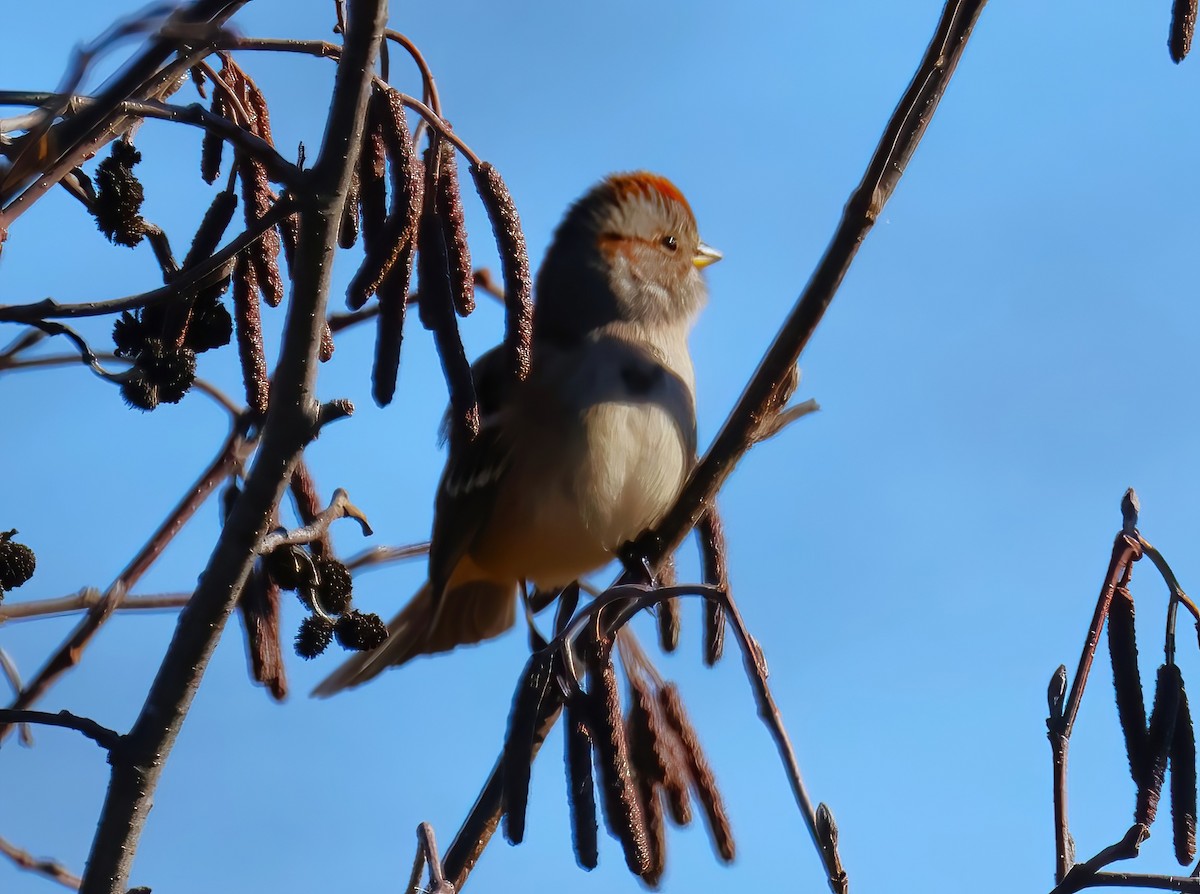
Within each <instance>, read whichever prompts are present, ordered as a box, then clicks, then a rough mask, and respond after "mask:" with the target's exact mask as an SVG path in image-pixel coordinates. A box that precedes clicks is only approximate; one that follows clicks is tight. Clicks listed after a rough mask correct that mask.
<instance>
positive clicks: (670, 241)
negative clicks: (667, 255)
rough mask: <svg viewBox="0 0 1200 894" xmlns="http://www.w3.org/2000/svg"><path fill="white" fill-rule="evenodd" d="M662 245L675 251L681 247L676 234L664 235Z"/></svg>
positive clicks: (668, 249)
mask: <svg viewBox="0 0 1200 894" xmlns="http://www.w3.org/2000/svg"><path fill="white" fill-rule="evenodd" d="M662 247H663V248H665V249H666V250H667V251H675V250H676V249H678V248H679V243H678V242H677V241H676V239H675V237H674V236H663V237H662Z"/></svg>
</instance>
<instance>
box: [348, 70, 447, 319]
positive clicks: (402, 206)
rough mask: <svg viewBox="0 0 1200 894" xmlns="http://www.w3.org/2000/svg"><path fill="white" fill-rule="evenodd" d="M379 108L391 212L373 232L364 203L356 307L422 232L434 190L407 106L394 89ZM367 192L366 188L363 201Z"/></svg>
mask: <svg viewBox="0 0 1200 894" xmlns="http://www.w3.org/2000/svg"><path fill="white" fill-rule="evenodd" d="M379 113H380V114H381V115H382V116H383V119H382V124H381V135H382V136H381V138H382V140H383V143H384V148H385V151H386V153H387V160H388V164H389V167H390V170H391V184H392V190H391V191H392V198H391V205H390V207H389V208H388V211H387V216H386V217H385V218H384V220H383V221H382V223H381V224H380V226H379V228H378V232H377V233H374V234H371V233H368V231H367V229H366V206H365V204H364V206H363V227H364V230H363V241H364V243H365V254H364V256H363V262H362V265H361V266H360V267H359V268H358V270H357V271H356V272H355V274H354V277H353V278H352V279H351V280H350V284H349V286H347V288H346V304H347V306H349V307H350V308H352V309H357V308H360V307H362V306H363V305H364V304H366V302H367V299H368V298H369V297H370V296H371V295H373V294H375V293H376V292H377V291H378V290H379V288H380V285H381V284H382V283H383V280H384V278H385V277H386V276H387V275H388V273H389V272H390V271H391V269H392V267H393V265H395V264H396V263H398V262H399V260H400V259H401V257H402V256H403V255H404V252H405V251H406V250H407V249H411V246H412V242H413V240H414V239H416V238H418V222H419V219H420V217H421V214H422V210H421V209H422V205H425V206H427V207H428V208H432V207H433V204H432V195H431V196H429V198H428V199H427V198H426V196H425V191H426V190H427V189H430V188H431V187H430V184H429V183H427V180H428V179H430V178H429V175H428V174H427V172H426V171H425V170H424V166H423V165H422V164H421V161H420V159H418V158H417V154H416V150H415V149H414V148H413V145H412V135H411V134H410V133H409V132H408V124H407V122H406V120H405V117H404V106H403V104H402V103H401V102H400V99H399V94H398V93H397V92H396V91H394V90H388V91H386V92H385V95H384V97H383V100H382V108H381V109H380V111H379ZM364 148H366V147H365V146H364ZM361 176H363V175H362V173H361V170H360V177H361ZM363 189H365V186H360V190H363ZM365 198H366V196H365V194H364V201H365ZM422 319H424V317H422Z"/></svg>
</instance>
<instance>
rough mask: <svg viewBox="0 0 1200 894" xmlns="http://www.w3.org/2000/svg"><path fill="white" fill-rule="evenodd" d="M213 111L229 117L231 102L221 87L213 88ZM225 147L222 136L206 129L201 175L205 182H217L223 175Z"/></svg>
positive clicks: (203, 141)
mask: <svg viewBox="0 0 1200 894" xmlns="http://www.w3.org/2000/svg"><path fill="white" fill-rule="evenodd" d="M212 113H213V114H214V115H220V116H221V117H222V118H226V119H227V118H229V102H228V101H227V100H226V99H225V94H224V92H223V91H222V90H221V89H220V88H219V87H218V88H214V89H213V98H212ZM224 149H225V141H224V140H223V139H221V137H220V136H218V135H217V134H216V133H214V132H213V131H211V130H206V131H204V139H203V140H202V141H201V143H200V176H201V177H202V178H203V179H204V182H205V183H216V181H217V178H218V177H220V176H221V154H222V152H223V151H224Z"/></svg>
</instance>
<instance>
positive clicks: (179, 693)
mask: <svg viewBox="0 0 1200 894" xmlns="http://www.w3.org/2000/svg"><path fill="white" fill-rule="evenodd" d="M386 17H387V3H386V0H351V2H350V3H349V26H348V28H347V29H346V38H345V46H344V48H343V50H342V53H341V58H340V60H339V62H338V69H337V75H336V78H335V81H334V88H333V96H332V100H331V103H330V110H329V117H328V119H327V121H326V127H325V135H324V137H323V141H322V146H321V151H320V155H319V157H318V159H317V161H316V164H315V165H314V166H313V168H312V171H311V173H310V179H309V191H308V192H307V194H305V195H301V196H299V197H298V201H299V202H300V215H301V223H300V239H299V245H298V247H297V251H296V263H295V266H294V267H293V269H292V274H293V282H294V289H293V291H292V298H291V301H290V303H289V305H288V313H287V319H286V321H285V323H284V332H283V348H282V352H281V355H280V359H279V363H278V366H277V367H276V370H275V375H274V377H273V379H272V388H271V401H270V408H269V411H268V413H267V417H266V421H265V422H264V424H263V431H262V438H261V442H262V443H261V447H260V448H259V452H258V456H257V458H256V460H255V462H254V464H253V466H252V467H251V469H250V472H249V474H248V475H247V476H246V480H245V486H244V488H243V489H242V491H241V493H240V495H239V496H238V497H237V499H236V501H235V502H234V503H233V506H232V507H231V509H230V512H229V515H228V517H227V519H226V522H225V526H224V528H222V530H221V535H220V537H219V539H218V540H217V544H216V546H215V547H214V549H213V552H212V555H211V557H210V558H209V561H208V565H207V567H206V568H205V570H204V572H203V574H202V575H201V577H200V582H199V585H198V586H197V588H196V592H195V595H194V596H193V597H192V599H191V601H190V602H189V603H188V606H187V608H185V609H184V611H183V613H182V614H181V615H180V618H179V623H178V625H177V626H176V629H175V635H174V637H173V638H172V640H171V644H170V646H169V647H168V649H167V653H166V655H165V656H164V658H163V662H162V665H161V666H160V668H159V671H158V675H157V676H156V677H155V680H154V683H153V684H152V686H151V688H150V691H149V693H148V694H147V696H146V701H145V704H144V705H143V707H142V711H141V713H140V714H139V716H138V718H137V720H136V721H135V722H134V724H133V727H132V728H131V729H130V731H129V734H128V735H127V736H126V737H125V740H124V743H123V746H122V748H121V749H120V751H119V752H118V754H116V755H114V760H113V771H112V778H111V781H110V783H109V788H108V794H107V796H106V798H105V803H104V808H103V810H102V812H101V814H100V820H99V824H98V827H97V831H96V837H95V839H94V840H93V842H92V849H91V853H90V855H89V857H88V864H87V870H86V872H85V873H84V881H83V887H82V888H81V890H82V891H83V892H85V894H120V892H123V891H124V890H125V889H126V887H127V884H128V878H129V873H130V869H131V867H132V863H133V857H134V854H135V853H136V851H137V846H138V842H139V840H140V838H141V833H142V830H143V828H144V826H145V822H146V816H147V814H148V813H149V809H150V805H151V803H152V802H153V797H154V792H155V789H156V788H157V785H158V781H159V779H160V778H161V776H162V771H163V767H164V765H165V762H166V760H167V758H168V757H169V755H170V753H171V749H172V746H173V745H174V742H175V739H176V737H177V736H178V734H179V730H180V728H181V727H182V725H183V721H184V718H185V717H186V716H187V712H188V709H189V708H190V706H191V702H192V699H193V698H194V697H195V694H196V691H197V689H198V688H199V686H200V681H201V679H202V677H203V675H204V672H205V670H206V668H207V666H208V662H209V660H210V659H211V657H212V653H213V650H214V649H215V648H216V644H217V640H218V638H219V637H220V634H221V632H222V630H223V629H224V626H225V623H226V622H227V621H228V618H229V615H230V612H231V611H232V610H233V607H234V605H235V603H236V601H237V598H238V596H239V594H240V593H241V590H242V587H243V586H244V585H245V582H246V579H247V577H248V575H249V573H250V570H251V568H252V566H253V562H254V559H255V555H256V547H257V546H258V544H259V543H260V542H261V541H262V538H263V537H264V535H265V534H266V533H267V530H268V528H269V527H270V524H271V519H272V517H273V514H274V512H275V510H276V508H277V507H278V505H279V501H280V499H281V497H282V496H283V492H284V489H285V487H286V486H287V482H288V480H289V478H290V476H291V472H292V469H293V468H294V466H295V464H296V462H297V461H298V460H299V458H300V456H301V453H302V452H303V450H304V448H305V447H306V446H307V445H308V443H309V442H310V441H311V440H312V438H313V437H315V436H316V434H317V432H318V430H319V424H320V418H319V413H320V407H319V404H318V403H317V401H316V400H315V398H314V396H313V395H314V392H315V386H316V368H317V352H318V347H319V345H320V343H321V335H322V331H323V329H324V327H325V312H326V305H327V304H328V297H329V285H330V279H331V276H332V268H333V263H332V259H333V254H334V251H335V248H336V245H337V235H338V227H339V222H340V220H341V215H342V207H343V205H344V204H345V201H346V195H347V193H348V191H349V186H350V175H351V172H352V170H353V169H354V163H355V161H356V160H357V154H358V147H359V144H360V142H361V138H362V131H363V121H364V118H365V112H366V105H367V96H368V92H369V90H370V83H371V72H372V69H373V65H374V61H375V58H376V55H377V54H378V50H379V41H380V38H381V35H382V33H383V29H384V25H385V20H386Z"/></svg>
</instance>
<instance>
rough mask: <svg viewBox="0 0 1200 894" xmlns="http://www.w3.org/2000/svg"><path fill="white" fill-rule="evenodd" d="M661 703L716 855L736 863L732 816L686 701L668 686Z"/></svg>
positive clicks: (661, 692) (675, 689)
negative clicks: (685, 705) (730, 822)
mask: <svg viewBox="0 0 1200 894" xmlns="http://www.w3.org/2000/svg"><path fill="white" fill-rule="evenodd" d="M659 703H660V704H661V705H662V709H663V714H664V716H665V717H666V720H667V723H668V724H670V726H671V728H672V729H673V730H674V731H675V734H676V735H677V736H678V737H679V742H680V743H681V744H682V745H683V750H684V754H685V756H686V758H687V761H688V767H689V769H690V771H691V777H692V790H693V791H694V792H695V793H696V799H697V800H698V801H699V802H700V806H701V807H702V808H703V810H704V817H705V820H706V821H707V823H708V832H709V835H710V836H711V837H712V842H713V846H714V847H715V848H716V851H717V855H718V856H720V858H721V859H722V860H724V861H725V862H729V861H731V860H733V858H734V855H735V853H736V848H735V846H734V842H733V829H732V827H731V826H730V824H729V816H728V814H727V813H726V812H725V804H724V802H723V801H722V799H721V792H720V790H719V789H718V788H717V781H716V777H715V776H714V775H713V771H712V767H710V766H709V764H708V759H707V758H706V757H705V756H704V749H703V748H701V746H700V737H699V736H697V735H696V730H695V728H694V727H693V726H692V724H691V721H690V720H688V717H687V712H686V711H685V710H684V707H683V700H682V699H681V698H680V697H679V690H678V689H677V688H676V686H675V684H674V683H668V684H666V685H665V686H663V688H662V689H660V690H659Z"/></svg>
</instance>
